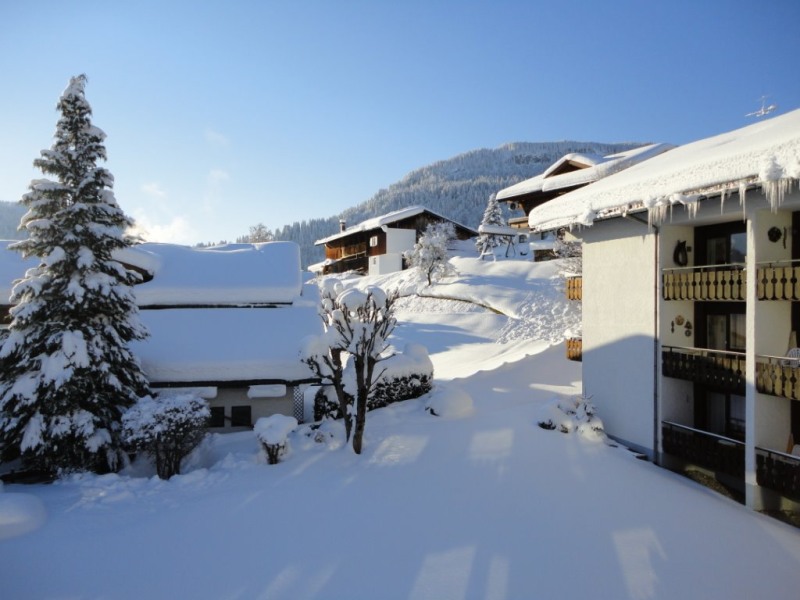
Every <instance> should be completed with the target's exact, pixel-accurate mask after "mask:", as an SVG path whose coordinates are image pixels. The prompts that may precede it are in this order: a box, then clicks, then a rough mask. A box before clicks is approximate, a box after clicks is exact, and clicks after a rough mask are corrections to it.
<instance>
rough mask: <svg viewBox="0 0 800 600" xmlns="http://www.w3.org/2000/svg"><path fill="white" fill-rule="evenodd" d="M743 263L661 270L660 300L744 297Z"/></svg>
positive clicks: (738, 299) (737, 299)
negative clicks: (661, 297)
mask: <svg viewBox="0 0 800 600" xmlns="http://www.w3.org/2000/svg"><path fill="white" fill-rule="evenodd" d="M743 267H744V266H743V265H722V266H719V267H710V266H706V267H689V268H683V269H664V271H663V273H662V286H661V293H662V296H663V298H664V300H711V301H725V300H730V301H743V300H745V285H746V282H747V279H746V272H745V271H744V268H743Z"/></svg>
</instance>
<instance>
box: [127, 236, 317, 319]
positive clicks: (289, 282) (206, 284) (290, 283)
mask: <svg viewBox="0 0 800 600" xmlns="http://www.w3.org/2000/svg"><path fill="white" fill-rule="evenodd" d="M115 258H117V260H120V261H122V262H124V263H127V264H130V265H133V266H136V267H139V268H141V269H143V270H145V271H147V272H149V273H151V274H152V275H153V279H152V280H150V281H147V282H146V283H142V284H139V285H137V286H136V287H135V288H134V292H135V294H136V301H137V303H138V304H139V306H154V305H162V306H163V305H172V306H175V305H212V304H213V305H220V304H222V305H237V304H270V303H273V304H274V303H290V302H292V300H293V299H294V298H295V297H296V296H297V295H298V294H299V293H300V290H301V288H302V284H303V282H302V272H301V270H300V248H299V246H298V245H297V244H295V243H294V242H267V243H264V244H229V245H226V246H215V247H212V248H191V247H188V246H179V245H176V244H155V243H145V244H139V245H137V246H134V247H132V248H126V249H124V250H122V251H120V252H118V253H116V254H115Z"/></svg>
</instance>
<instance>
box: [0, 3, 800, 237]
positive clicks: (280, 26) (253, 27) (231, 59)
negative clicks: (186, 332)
mask: <svg viewBox="0 0 800 600" xmlns="http://www.w3.org/2000/svg"><path fill="white" fill-rule="evenodd" d="M798 26H800V1H798V0H759V1H755V0H753V1H751V2H741V1H737V0H730V1H723V0H719V1H710V0H709V1H703V0H693V1H684V0H669V1H666V0H665V1H658V2H656V1H650V0H635V1H620V2H614V1H608V2H599V1H583V0H573V1H570V2H537V1H534V0H529V1H518V2H511V1H503V0H493V1H488V0H487V1H465V2H455V1H452V2H445V1H437V0H421V1H416V0H402V1H388V0H387V1H385V2H382V1H377V0H376V1H372V2H367V1H359V2H356V1H346V0H343V1H338V2H334V1H327V2H324V1H319V2H308V1H303V0H293V1H289V0H283V1H266V0H264V1H261V2H256V1H249V2H246V1H238V2H237V1H235V0H228V1H208V0H206V1H200V0H197V1H192V2H188V1H187V2H179V1H169V0H162V1H157V2H150V1H137V0H128V1H125V2H115V1H114V2H112V1H109V0H102V1H98V2H92V1H71V2H70V1H66V0H57V1H51V0H38V1H36V2H26V1H24V0H0V72H2V93H0V200H18V199H19V198H20V197H21V196H22V194H23V193H24V192H25V191H26V189H27V186H28V184H29V182H30V180H31V179H32V178H34V177H38V176H40V174H39V173H38V172H37V171H35V170H34V169H33V167H32V161H33V159H34V158H36V157H38V155H39V151H40V150H41V149H43V148H47V147H49V146H50V144H51V143H52V135H53V131H54V128H55V123H56V119H57V114H56V112H55V110H54V107H55V103H56V101H57V100H58V97H59V95H60V93H61V91H62V90H63V89H64V87H65V86H66V84H67V82H68V80H69V77H70V76H72V75H75V74H79V73H86V74H87V75H88V77H89V84H88V86H87V98H88V100H89V102H90V103H91V105H92V107H93V109H94V123H95V125H97V126H99V127H101V128H102V129H104V130H105V131H106V133H107V134H108V139H107V144H106V146H107V149H108V153H109V161H108V163H107V165H106V166H107V167H108V168H109V169H110V170H111V172H112V173H113V174H114V176H115V178H116V187H115V191H116V195H117V200H118V201H119V203H120V204H121V205H122V207H123V209H125V210H126V212H128V213H129V214H131V215H132V216H134V217H135V218H137V219H139V220H140V221H141V222H142V223H143V224H144V225H145V226H146V227H148V228H149V230H150V232H151V237H152V238H154V239H158V240H160V241H177V242H184V243H192V242H197V241H217V240H220V239H228V240H231V239H233V238H235V237H236V236H237V235H241V234H244V233H247V230H248V227H249V226H250V225H252V224H255V223H257V222H263V223H265V224H266V225H267V226H268V227H270V228H273V229H274V228H277V227H280V226H281V225H284V224H286V223H290V222H292V221H296V220H302V219H309V218H313V217H326V216H330V215H333V214H335V213H338V212H339V211H341V210H342V209H344V208H347V207H349V206H353V205H355V204H357V203H359V202H362V201H364V200H368V199H369V198H370V197H371V196H372V195H373V194H374V193H375V192H376V191H378V190H379V189H380V188H382V187H387V186H389V185H391V184H392V183H394V182H396V181H397V180H399V179H401V178H402V177H403V176H404V175H405V174H406V173H408V172H409V171H411V170H413V169H415V168H417V167H421V166H424V165H426V164H429V163H431V162H433V161H436V160H441V159H446V158H450V157H452V156H455V155H457V154H460V153H462V152H466V151H469V150H473V149H476V148H483V147H496V146H499V145H501V144H504V143H506V142H512V141H555V140H565V139H575V140H590V141H601V142H616V141H665V142H671V143H676V144H680V143H685V142H689V141H692V140H695V139H699V138H702V137H706V136H709V135H713V134H715V133H720V132H723V131H727V130H730V129H735V128H737V127H740V126H743V125H746V124H747V123H748V122H750V121H751V120H752V119H748V118H746V117H745V116H744V115H745V113H748V112H751V111H753V110H756V109H757V108H759V106H760V100H759V99H760V97H761V96H762V95H767V96H768V102H769V103H776V104H778V105H779V108H778V111H777V113H783V112H786V111H789V110H793V109H796V108H800V77H798V71H797V69H798V59H799V58H800V33H798Z"/></svg>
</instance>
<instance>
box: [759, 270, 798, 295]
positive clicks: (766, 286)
mask: <svg viewBox="0 0 800 600" xmlns="http://www.w3.org/2000/svg"><path fill="white" fill-rule="evenodd" d="M756 276H757V278H758V285H757V292H756V293H757V295H758V299H759V300H800V261H785V262H778V263H765V264H761V265H758V269H757V275H756Z"/></svg>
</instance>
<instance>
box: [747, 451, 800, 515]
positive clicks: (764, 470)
mask: <svg viewBox="0 0 800 600" xmlns="http://www.w3.org/2000/svg"><path fill="white" fill-rule="evenodd" d="M756 481H758V485H760V486H763V487H767V488H770V489H771V490H775V491H776V492H779V493H780V494H781V495H783V496H786V497H787V498H791V499H792V500H796V501H798V502H800V457H797V456H793V455H791V454H785V453H783V452H776V451H775V450H766V449H764V448H756Z"/></svg>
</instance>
